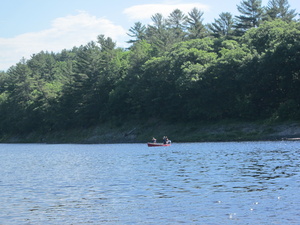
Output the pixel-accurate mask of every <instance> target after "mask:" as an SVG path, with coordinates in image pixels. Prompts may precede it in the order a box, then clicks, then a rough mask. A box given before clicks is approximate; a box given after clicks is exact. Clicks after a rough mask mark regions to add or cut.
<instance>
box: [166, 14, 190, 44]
mask: <svg viewBox="0 0 300 225" xmlns="http://www.w3.org/2000/svg"><path fill="white" fill-rule="evenodd" d="M166 23H167V26H168V28H169V29H171V30H172V32H173V33H174V35H175V38H176V39H177V41H182V40H184V39H185V36H186V25H187V17H186V16H185V15H184V13H183V12H182V11H180V10H179V9H175V10H174V11H173V12H172V13H171V14H170V15H169V17H168V19H167V20H166Z"/></svg>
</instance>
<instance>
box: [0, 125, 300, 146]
mask: <svg viewBox="0 0 300 225" xmlns="http://www.w3.org/2000/svg"><path fill="white" fill-rule="evenodd" d="M165 135H166V136H168V137H169V139H171V140H172V141H173V142H220V141H223V142H225V141H275V140H289V141H298V140H300V122H284V123H283V122H282V123H267V122H252V123H250V122H232V121H231V122H230V121H226V122H224V121H223V122H217V123H172V124H168V123H161V122H159V121H151V122H149V121H148V122H146V123H133V122H130V123H124V124H122V125H112V124H104V125H102V126H95V127H92V128H88V129H73V130H66V131H57V132H48V133H40V132H33V133H30V134H26V135H24V134H23V135H6V136H2V137H1V139H0V140H1V142H2V143H52V144H53V143H81V144H98V143H145V142H147V141H150V140H151V139H152V137H155V138H157V140H158V141H159V140H160V139H161V138H162V137H163V136H165Z"/></svg>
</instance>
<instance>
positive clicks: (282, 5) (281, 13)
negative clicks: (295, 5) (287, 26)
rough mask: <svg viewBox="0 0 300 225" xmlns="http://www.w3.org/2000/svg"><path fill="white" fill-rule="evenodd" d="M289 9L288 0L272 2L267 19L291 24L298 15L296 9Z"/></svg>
mask: <svg viewBox="0 0 300 225" xmlns="http://www.w3.org/2000/svg"><path fill="white" fill-rule="evenodd" d="M289 8H290V5H289V3H288V0H270V1H269V2H268V6H267V8H266V19H267V20H274V19H282V20H283V21H286V22H290V21H292V20H293V19H294V18H295V17H296V16H297V13H296V10H295V9H291V10H290V9H289Z"/></svg>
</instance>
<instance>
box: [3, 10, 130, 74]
mask: <svg viewBox="0 0 300 225" xmlns="http://www.w3.org/2000/svg"><path fill="white" fill-rule="evenodd" d="M99 34H104V35H105V36H106V37H111V38H112V39H113V40H114V41H117V44H118V46H121V45H122V44H123V43H119V42H118V40H124V39H125V36H126V30H125V29H124V28H122V27H121V26H117V25H115V24H113V23H112V22H111V21H109V20H107V19H105V18H97V17H95V16H92V15H89V14H88V13H86V12H79V13H78V14H77V15H69V16H66V17H61V18H57V19H55V20H54V21H53V22H52V25H51V27H50V28H49V29H46V30H42V31H39V32H32V33H25V34H21V35H18V36H16V37H13V38H0V52H1V55H0V70H6V69H8V68H9V67H10V66H12V65H14V64H16V63H17V62H19V61H20V60H21V58H22V57H25V58H26V59H29V57H30V56H31V55H32V54H34V53H38V52H40V51H42V50H43V51H53V52H59V51H61V50H62V49H71V48H72V47H74V46H80V45H85V44H87V43H88V42H90V41H92V40H96V38H97V36H98V35H99Z"/></svg>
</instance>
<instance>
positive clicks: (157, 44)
mask: <svg viewBox="0 0 300 225" xmlns="http://www.w3.org/2000/svg"><path fill="white" fill-rule="evenodd" d="M238 10H239V12H240V13H241V14H240V15H239V16H233V15H231V14H230V13H228V12H224V13H221V14H220V16H219V18H218V19H215V21H214V22H213V23H211V24H206V25H204V24H203V12H201V10H198V9H196V8H194V9H193V10H192V11H191V12H189V13H188V15H185V14H184V13H183V12H181V11H180V10H179V9H177V10H174V11H173V12H172V13H171V14H170V15H169V16H168V17H167V18H164V17H163V16H162V15H161V14H155V15H153V16H152V21H153V23H152V24H151V25H147V26H145V25H143V24H141V23H140V22H137V23H135V24H134V26H133V27H132V28H131V29H130V30H129V33H128V35H129V37H130V40H129V41H128V43H131V45H130V48H128V49H121V48H117V47H116V43H115V42H114V41H113V40H112V39H111V38H109V37H105V36H104V35H99V36H98V39H97V42H90V43H88V44H86V45H85V46H80V47H74V48H73V49H71V50H63V51H61V52H60V53H50V52H40V53H38V54H35V55H33V56H32V57H31V58H30V59H29V60H25V59H22V60H21V61H20V62H19V63H17V64H16V65H15V66H12V67H11V68H10V69H8V71H6V72H0V134H2V135H3V134H6V133H25V132H31V131H34V130H38V131H40V132H49V131H55V130H63V129H71V128H84V127H90V126H94V125H99V124H101V123H104V122H107V121H110V122H114V123H121V122H122V121H125V120H135V121H146V120H149V119H152V118H156V119H161V120H165V121H170V122H172V121H203V120H209V121H213V120H222V119H240V120H257V119H267V118H273V119H281V120H288V119H294V120H299V119H300V64H299V62H300V22H299V20H297V13H296V12H295V10H291V9H289V4H288V2H287V0H270V1H269V3H268V5H267V6H266V7H262V5H261V1H260V0H243V1H242V2H241V3H240V5H239V6H238Z"/></svg>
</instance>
